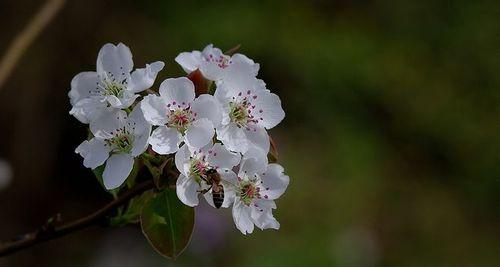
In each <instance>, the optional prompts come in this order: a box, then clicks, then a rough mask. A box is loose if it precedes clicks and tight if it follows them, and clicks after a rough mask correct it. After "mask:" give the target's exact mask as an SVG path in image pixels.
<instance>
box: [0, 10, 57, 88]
mask: <svg viewBox="0 0 500 267" xmlns="http://www.w3.org/2000/svg"><path fill="white" fill-rule="evenodd" d="M64 2H65V0H48V1H47V2H46V3H45V4H44V5H43V6H42V7H41V8H40V10H38V12H37V13H36V14H35V16H34V17H33V18H32V19H31V21H30V22H29V24H28V25H27V26H26V28H24V30H23V31H22V32H21V33H19V34H18V35H17V36H16V38H15V39H14V40H13V41H12V43H11V44H10V46H9V48H8V49H7V51H6V52H5V54H4V56H3V58H2V60H0V89H1V88H2V85H3V84H4V83H5V81H6V80H7V78H8V77H9V75H10V73H11V72H12V70H14V67H15V66H16V64H17V62H18V61H19V58H21V56H22V55H23V53H24V51H25V50H26V48H28V46H30V44H31V43H32V42H33V40H35V38H36V37H37V36H38V34H39V33H40V32H41V31H42V30H43V28H45V26H47V25H48V24H49V22H50V21H52V19H53V18H54V17H55V15H56V14H57V12H58V11H59V10H60V9H61V7H62V6H63V4H64Z"/></svg>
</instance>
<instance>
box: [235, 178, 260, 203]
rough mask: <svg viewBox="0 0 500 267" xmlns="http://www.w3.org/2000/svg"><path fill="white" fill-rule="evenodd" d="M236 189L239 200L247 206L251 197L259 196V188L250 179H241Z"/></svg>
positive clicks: (250, 201)
mask: <svg viewBox="0 0 500 267" xmlns="http://www.w3.org/2000/svg"><path fill="white" fill-rule="evenodd" d="M238 191H239V192H238V193H239V196H240V198H241V201H242V202H243V203H244V204H245V205H247V206H248V205H250V203H252V200H253V199H255V198H260V188H259V187H258V186H256V184H255V183H254V182H252V181H242V182H241V183H240V185H239V190H238Z"/></svg>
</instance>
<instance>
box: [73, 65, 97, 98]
mask: <svg viewBox="0 0 500 267" xmlns="http://www.w3.org/2000/svg"><path fill="white" fill-rule="evenodd" d="M98 81H99V79H98V78H97V72H93V71H87V72H80V73H78V74H77V75H76V76H75V77H74V78H73V80H71V90H70V91H69V93H68V96H69V101H70V103H71V105H75V104H76V103H77V102H78V101H80V100H82V99H84V98H87V97H89V96H90V95H91V94H92V92H94V91H96V87H97V83H98Z"/></svg>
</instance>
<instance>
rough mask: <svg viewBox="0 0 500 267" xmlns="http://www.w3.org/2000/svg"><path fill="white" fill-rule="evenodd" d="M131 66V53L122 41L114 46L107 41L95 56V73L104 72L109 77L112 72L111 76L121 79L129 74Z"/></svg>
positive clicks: (132, 65)
mask: <svg viewBox="0 0 500 267" xmlns="http://www.w3.org/2000/svg"><path fill="white" fill-rule="evenodd" d="M133 67H134V63H133V61H132V53H131V52H130V49H129V48H128V47H127V46H126V45H124V44H122V43H119V44H118V45H116V46H115V45H114V44H109V43H108V44H105V45H104V46H103V47H102V48H101V50H100V51H99V55H98V56H97V73H99V74H101V73H106V75H107V77H109V78H111V77H110V75H111V74H112V75H113V78H115V79H116V80H119V81H121V80H123V79H124V78H125V76H128V75H130V72H131V71H132V68H133Z"/></svg>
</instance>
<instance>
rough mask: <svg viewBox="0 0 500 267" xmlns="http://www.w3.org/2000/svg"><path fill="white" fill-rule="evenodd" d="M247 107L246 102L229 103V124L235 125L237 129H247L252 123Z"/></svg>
mask: <svg viewBox="0 0 500 267" xmlns="http://www.w3.org/2000/svg"><path fill="white" fill-rule="evenodd" d="M249 106H250V104H249V102H247V101H246V100H244V101H241V102H229V118H230V119H231V122H233V123H236V125H238V127H244V128H247V126H248V124H249V123H251V122H253V121H254V120H253V116H252V115H251V114H250V112H249V109H248V107H249Z"/></svg>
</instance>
